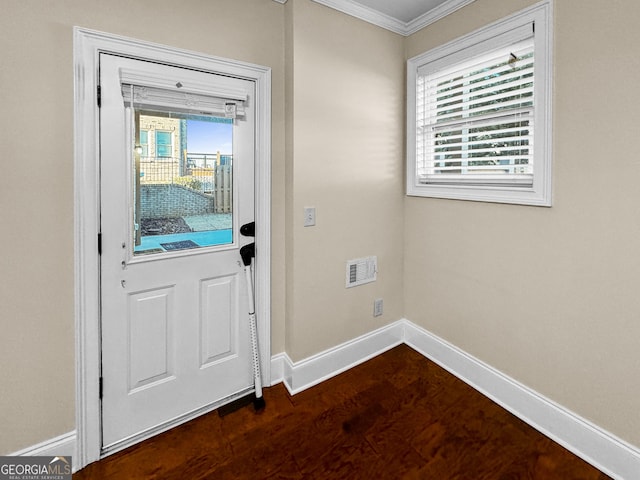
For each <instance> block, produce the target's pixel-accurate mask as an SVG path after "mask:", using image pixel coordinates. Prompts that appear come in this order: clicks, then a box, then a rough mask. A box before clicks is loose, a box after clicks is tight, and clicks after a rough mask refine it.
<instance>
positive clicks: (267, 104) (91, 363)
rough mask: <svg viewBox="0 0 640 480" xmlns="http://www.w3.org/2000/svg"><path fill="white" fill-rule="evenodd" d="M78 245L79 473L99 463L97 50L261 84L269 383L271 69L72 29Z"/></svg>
mask: <svg viewBox="0 0 640 480" xmlns="http://www.w3.org/2000/svg"><path fill="white" fill-rule="evenodd" d="M73 33H74V37H73V39H74V42H73V47H74V49H73V57H74V240H75V329H76V341H75V355H76V436H77V441H76V452H75V456H74V468H75V469H81V468H83V467H85V466H86V465H88V464H89V463H92V462H94V461H96V460H99V459H100V457H101V453H102V452H101V442H102V440H101V412H100V392H99V379H100V282H99V279H100V259H99V255H98V232H99V228H100V175H99V168H98V167H99V128H100V125H99V110H98V106H97V100H98V98H97V85H98V79H99V76H98V69H99V54H100V52H110V53H115V54H120V55H123V56H128V57H133V58H140V59H150V60H155V61H159V62H163V63H167V64H170V65H177V66H188V67H191V68H197V69H200V70H203V71H208V72H212V73H220V74H226V75H230V76H235V77H239V78H244V79H248V80H252V81H254V82H255V84H256V100H255V108H256V116H255V118H256V128H255V131H256V141H255V149H256V152H255V162H256V163H255V201H256V208H255V221H256V238H255V241H256V246H257V250H258V252H259V255H257V256H256V259H255V262H256V263H255V296H256V298H255V302H256V316H257V322H258V335H259V338H260V341H261V343H260V348H261V352H260V357H261V358H260V360H261V362H260V363H261V368H262V377H263V380H262V381H263V385H270V378H271V372H270V368H271V282H270V278H271V266H270V265H271V243H270V239H271V222H270V220H271V69H270V68H268V67H263V66H259V65H253V64H249V63H244V62H239V61H235V60H228V59H224V58H219V57H212V56H209V55H204V54H201V53H197V52H192V51H187V50H182V49H178V48H172V47H168V46H164V45H159V44H155V43H150V42H145V41H141V40H136V39H131V38H126V37H122V36H118V35H112V34H108V33H103V32H98V31H95V30H89V29H85V28H79V27H74V32H73Z"/></svg>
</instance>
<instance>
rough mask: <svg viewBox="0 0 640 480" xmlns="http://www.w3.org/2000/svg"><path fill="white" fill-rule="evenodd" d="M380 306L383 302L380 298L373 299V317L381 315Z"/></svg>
mask: <svg viewBox="0 0 640 480" xmlns="http://www.w3.org/2000/svg"><path fill="white" fill-rule="evenodd" d="M382 307H383V302H382V299H381V298H378V299H376V300H374V301H373V316H374V317H379V316H380V315H382Z"/></svg>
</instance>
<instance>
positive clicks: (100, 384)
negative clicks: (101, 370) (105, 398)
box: [98, 377, 102, 400]
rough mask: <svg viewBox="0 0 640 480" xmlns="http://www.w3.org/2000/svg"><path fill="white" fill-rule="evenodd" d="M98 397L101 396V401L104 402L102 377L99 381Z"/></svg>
mask: <svg viewBox="0 0 640 480" xmlns="http://www.w3.org/2000/svg"><path fill="white" fill-rule="evenodd" d="M98 395H99V396H100V399H101V400H102V377H100V380H98Z"/></svg>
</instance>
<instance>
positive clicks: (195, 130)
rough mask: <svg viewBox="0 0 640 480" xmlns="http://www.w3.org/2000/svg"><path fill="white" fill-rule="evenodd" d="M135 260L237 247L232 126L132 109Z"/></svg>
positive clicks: (228, 122) (221, 121) (213, 120)
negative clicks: (219, 247)
mask: <svg viewBox="0 0 640 480" xmlns="http://www.w3.org/2000/svg"><path fill="white" fill-rule="evenodd" d="M134 119H135V134H134V135H135V137H134V138H135V145H134V147H133V148H134V152H133V155H132V156H131V158H132V159H133V163H134V164H133V165H132V169H133V172H132V173H133V175H132V178H133V182H134V185H133V188H132V191H133V197H134V198H133V205H134V209H133V210H134V211H133V229H132V231H133V232H134V236H135V242H134V255H148V254H158V253H163V252H174V251H178V250H187V249H194V248H201V247H210V246H216V245H226V244H230V243H233V153H232V152H233V120H232V119H227V118H220V117H213V116H199V115H190V114H183V113H177V112H161V111H157V112H155V111H150V110H142V109H139V108H136V109H134Z"/></svg>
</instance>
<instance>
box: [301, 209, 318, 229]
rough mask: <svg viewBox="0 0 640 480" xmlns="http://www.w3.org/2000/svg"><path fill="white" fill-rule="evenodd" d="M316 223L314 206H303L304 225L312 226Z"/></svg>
mask: <svg viewBox="0 0 640 480" xmlns="http://www.w3.org/2000/svg"><path fill="white" fill-rule="evenodd" d="M315 224H316V207H304V226H305V227H313V226H314V225H315Z"/></svg>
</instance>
